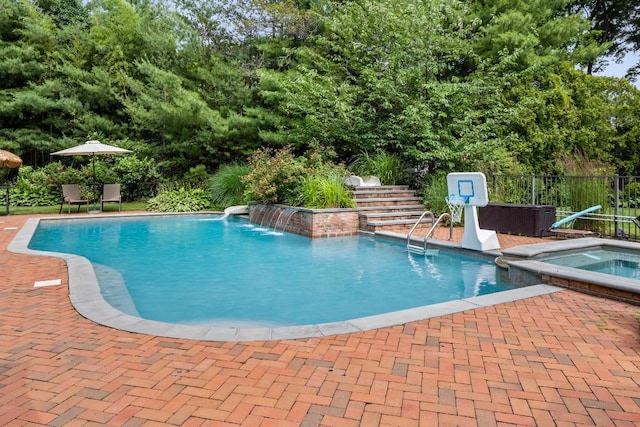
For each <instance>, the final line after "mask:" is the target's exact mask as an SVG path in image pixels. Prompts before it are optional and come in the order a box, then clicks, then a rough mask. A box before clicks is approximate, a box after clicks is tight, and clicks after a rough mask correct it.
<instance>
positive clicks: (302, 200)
mask: <svg viewBox="0 0 640 427" xmlns="http://www.w3.org/2000/svg"><path fill="white" fill-rule="evenodd" d="M290 204H292V205H295V206H303V207H306V208H311V209H327V208H353V207H355V202H354V201H353V195H352V194H351V191H350V190H349V189H348V188H347V187H346V186H345V185H344V174H341V173H331V174H329V175H321V174H318V173H316V174H310V175H306V176H303V177H300V178H299V181H298V185H297V186H296V195H295V197H294V199H293V200H292V201H291V203H290Z"/></svg>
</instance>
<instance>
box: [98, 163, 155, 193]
mask: <svg viewBox="0 0 640 427" xmlns="http://www.w3.org/2000/svg"><path fill="white" fill-rule="evenodd" d="M113 172H114V173H115V174H116V176H117V179H116V180H113V181H111V183H120V184H121V194H122V198H123V199H124V200H145V199H148V198H149V197H151V196H153V194H154V193H155V190H156V187H157V185H158V182H159V181H160V178H161V176H160V173H159V172H158V170H157V168H156V162H155V161H154V160H153V159H150V158H144V159H140V158H138V157H137V156H135V155H125V156H118V157H117V160H116V161H115V163H114V164H113ZM104 182H106V181H104Z"/></svg>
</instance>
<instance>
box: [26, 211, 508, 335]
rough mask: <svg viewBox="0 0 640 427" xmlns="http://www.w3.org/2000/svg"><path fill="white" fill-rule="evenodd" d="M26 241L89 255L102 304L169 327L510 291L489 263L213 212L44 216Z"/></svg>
mask: <svg viewBox="0 0 640 427" xmlns="http://www.w3.org/2000/svg"><path fill="white" fill-rule="evenodd" d="M29 248H30V249H34V250H40V251H56V252H64V253H74V254H76V255H80V256H82V257H85V258H87V259H88V260H89V261H90V262H91V263H92V264H93V266H94V270H95V274H96V277H97V279H98V282H99V283H100V287H101V293H102V296H103V298H104V299H105V300H106V301H107V302H109V303H110V304H111V305H113V306H114V307H115V308H117V309H118V310H120V311H122V312H124V313H126V314H129V315H131V316H140V317H141V318H144V319H149V320H153V321H159V322H167V323H173V324H188V325H217V326H224V327H234V328H238V327H264V326H268V327H281V326H299V325H308V324H319V323H331V322H338V321H345V320H349V319H355V318H362V317H367V316H374V315H378V314H381V313H388V312H394V311H398V310H405V309H411V308H415V307H419V306H425V305H430V304H435V303H441V302H446V301H451V300H459V299H463V298H469V297H474V296H478V295H483V294H489V293H493V292H499V291H504V290H508V289H513V288H514V287H513V286H512V285H510V284H509V283H507V282H505V281H504V280H502V279H501V278H500V275H499V274H497V272H496V268H495V266H494V264H493V262H492V260H490V259H480V258H475V257H471V256H466V255H461V254H454V253H450V252H447V251H444V250H441V251H439V254H438V255H437V256H433V257H424V256H421V255H415V254H411V253H407V252H406V249H405V247H404V245H403V244H402V243H401V242H390V241H381V240H376V239H374V238H372V237H363V236H360V237H358V236H353V237H338V238H330V239H328V238H323V239H309V238H306V237H302V236H298V235H295V234H289V233H282V232H275V231H274V230H272V229H265V228H263V227H257V226H255V225H252V224H248V223H247V222H246V221H243V220H239V219H227V220H224V221H220V220H218V218H216V217H202V216H191V217H185V216H164V217H153V218H149V217H143V218H135V217H130V218H113V219H111V218H101V219H98V220H88V219H85V220H81V221H78V220H55V221H41V222H40V225H39V227H38V228H37V230H36V232H35V233H34V235H33V238H32V239H31V242H30V244H29Z"/></svg>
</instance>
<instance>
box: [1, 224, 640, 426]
mask: <svg viewBox="0 0 640 427" xmlns="http://www.w3.org/2000/svg"><path fill="white" fill-rule="evenodd" d="M25 220H26V217H22V216H9V217H0V268H1V270H0V425H3V426H6V425H10V426H20V425H48V426H63V425H64V426H75V425H96V426H97V425H116V426H121V425H128V426H138V425H149V426H153V425H185V426H199V425H203V426H204V425H209V426H239V425H241V426H279V427H280V426H285V427H286V426H341V427H342V426H394V427H397V426H435V425H441V426H457V425H460V426H472V425H480V426H515V425H518V426H527V425H531V426H533V425H539V426H553V425H557V426H612V425H616V426H634V425H635V426H637V425H640V329H639V325H640V307H637V306H632V305H628V304H624V303H620V302H615V301H611V300H606V299H601V298H596V297H592V296H587V295H583V294H580V293H576V292H573V291H562V292H557V293H554V294H550V295H545V296H540V297H535V298H530V299H526V300H520V301H516V302H512V303H507V304H501V305H497V306H493V307H488V308H481V309H477V310H473V311H467V312H463V313H458V314H453V315H448V316H442V317H436V318H432V319H428V320H424V321H420V322H413V323H409V324H406V325H402V326H396V327H390V328H384V329H379V330H374V331H367V332H361V333H355V334H349V335H337V336H331V337H326V338H312V339H301V340H291V341H275V342H249V343H247V342H243V343H236V342H229V343H216V342H201V341H192V340H180V339H169V338H159V337H153V336H147V335H140V334H133V333H128V332H122V331H118V330H113V329H109V328H106V327H103V326H99V325H96V324H94V323H92V322H90V321H88V320H86V319H84V318H83V317H81V316H80V315H78V314H77V312H76V311H75V310H74V309H73V308H72V306H71V304H70V303H69V299H68V295H67V276H66V268H65V265H64V264H63V262H61V261H59V260H56V259H52V258H41V257H30V256H25V255H17V254H12V253H8V252H7V251H6V246H7V243H8V242H9V241H10V240H11V239H12V238H13V236H14V235H15V233H16V230H15V229H12V228H13V227H20V226H21V225H22V224H23V223H24V221H25ZM56 278H61V279H62V285H60V286H51V287H41V288H34V287H33V283H34V281H39V280H49V279H56Z"/></svg>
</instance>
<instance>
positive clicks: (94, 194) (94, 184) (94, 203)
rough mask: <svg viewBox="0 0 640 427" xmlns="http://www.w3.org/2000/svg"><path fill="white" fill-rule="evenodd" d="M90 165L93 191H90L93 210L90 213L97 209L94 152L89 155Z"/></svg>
mask: <svg viewBox="0 0 640 427" xmlns="http://www.w3.org/2000/svg"><path fill="white" fill-rule="evenodd" d="M91 166H92V167H93V192H92V193H91V194H92V196H93V212H92V213H96V212H98V209H97V208H96V198H97V195H98V194H97V193H96V155H95V153H94V154H92V155H91Z"/></svg>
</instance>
